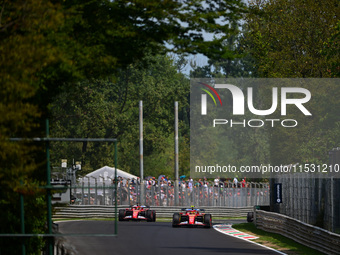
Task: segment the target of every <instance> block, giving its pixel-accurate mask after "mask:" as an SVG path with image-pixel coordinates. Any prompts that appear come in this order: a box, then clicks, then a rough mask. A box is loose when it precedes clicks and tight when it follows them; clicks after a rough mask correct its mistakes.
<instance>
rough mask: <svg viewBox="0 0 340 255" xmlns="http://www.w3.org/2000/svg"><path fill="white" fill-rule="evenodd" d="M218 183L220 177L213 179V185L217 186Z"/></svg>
mask: <svg viewBox="0 0 340 255" xmlns="http://www.w3.org/2000/svg"><path fill="white" fill-rule="evenodd" d="M219 184H220V177H216V178H215V180H214V187H218V186H219Z"/></svg>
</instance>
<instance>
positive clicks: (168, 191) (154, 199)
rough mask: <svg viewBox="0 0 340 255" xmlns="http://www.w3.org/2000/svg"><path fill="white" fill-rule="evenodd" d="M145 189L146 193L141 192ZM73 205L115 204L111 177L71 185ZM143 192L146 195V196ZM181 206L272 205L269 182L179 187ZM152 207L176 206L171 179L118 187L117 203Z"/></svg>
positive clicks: (119, 184) (125, 184)
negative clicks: (98, 181)
mask: <svg viewBox="0 0 340 255" xmlns="http://www.w3.org/2000/svg"><path fill="white" fill-rule="evenodd" d="M142 189H144V192H142ZM71 190H72V196H73V197H74V198H75V199H74V204H78V205H113V204H114V203H115V187H114V183H113V181H112V180H111V181H110V180H101V182H100V183H97V181H96V182H94V183H93V182H90V181H87V182H86V180H83V181H80V182H78V184H77V185H76V186H73V187H71ZM140 194H144V196H143V197H141V196H140ZM178 197H179V200H178V201H179V204H178V206H191V205H194V206H224V207H245V206H254V205H269V200H270V196H269V184H268V183H252V182H249V183H246V184H243V185H235V184H234V183H231V182H221V183H219V185H213V184H205V185H202V186H195V185H192V186H191V185H187V183H186V184H184V183H181V184H180V186H179V194H178ZM137 203H139V204H145V205H149V206H175V189H174V184H173V183H172V182H167V183H166V184H160V185H148V184H136V182H133V181H127V180H124V181H121V182H120V183H118V187H117V204H118V205H134V204H137Z"/></svg>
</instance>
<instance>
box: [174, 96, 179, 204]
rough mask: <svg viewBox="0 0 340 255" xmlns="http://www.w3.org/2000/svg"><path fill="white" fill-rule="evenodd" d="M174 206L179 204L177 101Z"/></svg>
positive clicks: (176, 112) (176, 115)
mask: <svg viewBox="0 0 340 255" xmlns="http://www.w3.org/2000/svg"><path fill="white" fill-rule="evenodd" d="M174 188H175V190H174V192H175V194H174V196H175V206H178V205H179V199H178V102H177V101H176V102H175V187H174Z"/></svg>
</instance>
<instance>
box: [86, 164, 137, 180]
mask: <svg viewBox="0 0 340 255" xmlns="http://www.w3.org/2000/svg"><path fill="white" fill-rule="evenodd" d="M85 176H86V177H90V182H91V183H93V182H94V181H95V179H97V181H98V182H103V179H104V180H105V182H111V181H112V180H113V179H114V177H115V168H114V167H109V166H104V167H102V168H99V169H97V170H95V171H93V172H91V173H88V174H87V175H85ZM91 177H93V178H91ZM117 177H122V178H124V179H130V180H131V179H137V176H135V175H133V174H129V173H127V172H125V171H123V170H120V169H118V168H117ZM94 178H95V179H94Z"/></svg>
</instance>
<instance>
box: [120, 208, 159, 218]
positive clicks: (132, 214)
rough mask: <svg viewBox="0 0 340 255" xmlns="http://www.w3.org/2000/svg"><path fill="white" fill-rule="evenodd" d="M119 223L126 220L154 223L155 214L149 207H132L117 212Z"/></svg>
mask: <svg viewBox="0 0 340 255" xmlns="http://www.w3.org/2000/svg"><path fill="white" fill-rule="evenodd" d="M118 218H119V221H128V220H146V221H156V212H155V211H154V210H151V209H150V207H149V206H144V205H141V206H140V205H134V206H131V207H130V208H126V209H120V210H119V217H118Z"/></svg>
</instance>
